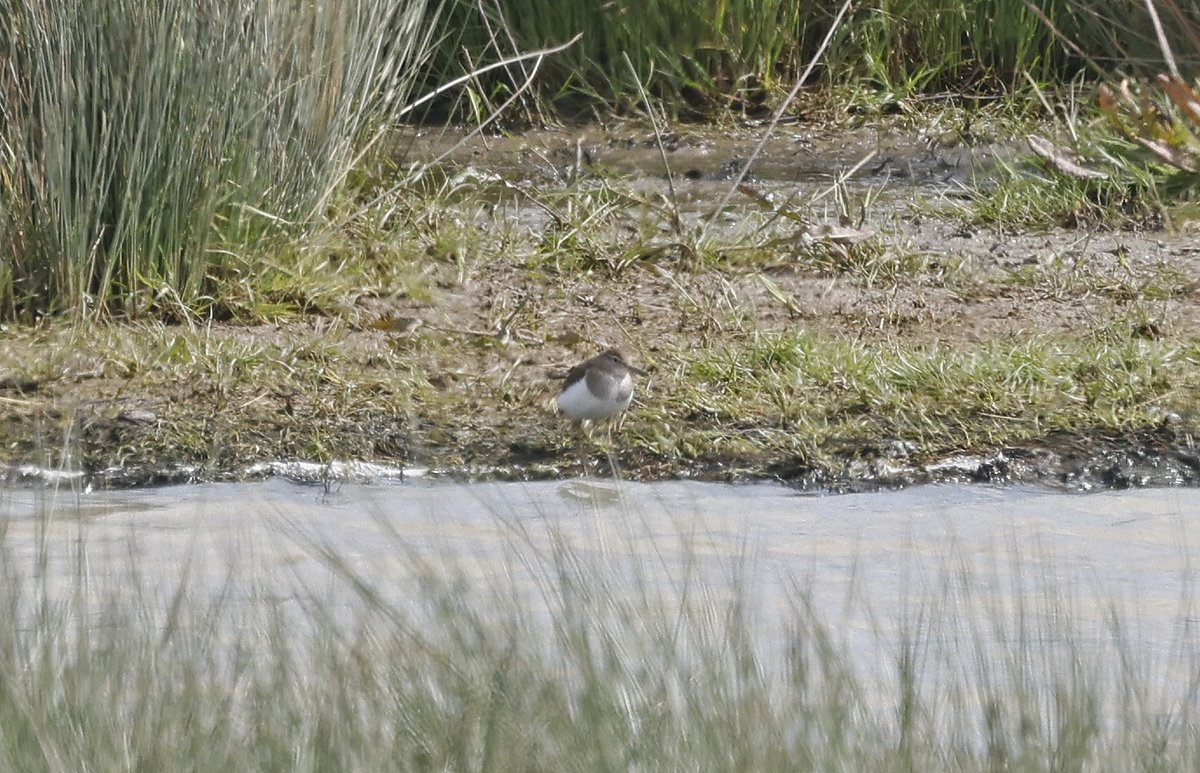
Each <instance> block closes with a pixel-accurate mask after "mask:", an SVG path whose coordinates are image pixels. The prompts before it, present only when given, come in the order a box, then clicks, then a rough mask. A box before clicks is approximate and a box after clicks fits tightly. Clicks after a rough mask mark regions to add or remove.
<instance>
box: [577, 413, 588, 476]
mask: <svg viewBox="0 0 1200 773" xmlns="http://www.w3.org/2000/svg"><path fill="white" fill-rule="evenodd" d="M575 431H576V433H577V434H576V436H575V443H576V445H575V455H576V456H578V457H579V469H580V470H581V471H582V473H583V477H585V478H586V477H588V455H587V451H586V448H587V441H588V440H589V439H590V437H589V434H588V428H587V421H586V420H581V421H577V422H575Z"/></svg>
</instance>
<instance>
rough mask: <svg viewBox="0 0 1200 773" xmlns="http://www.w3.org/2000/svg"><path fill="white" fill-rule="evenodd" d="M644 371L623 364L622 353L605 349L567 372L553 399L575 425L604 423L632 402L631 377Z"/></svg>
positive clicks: (642, 373) (644, 373) (643, 373)
mask: <svg viewBox="0 0 1200 773" xmlns="http://www.w3.org/2000/svg"><path fill="white" fill-rule="evenodd" d="M635 373H636V374H638V375H639V376H644V375H646V371H644V370H642V369H641V368H636V367H634V366H633V365H630V364H629V363H628V362H626V361H625V358H624V357H623V356H622V355H621V352H619V351H617V350H616V349H607V350H605V351H603V352H601V353H600V354H597V355H596V356H595V357H593V358H591V359H590V360H585V361H584V362H581V363H579V364H578V365H576V366H575V367H573V368H571V370H569V371H567V377H566V379H565V380H564V381H563V387H562V391H560V392H559V393H558V397H556V398H555V400H556V402H557V403H558V408H559V410H560V411H562V412H563V413H565V414H566V415H567V416H570V417H571V418H572V419H574V420H576V421H578V422H584V421H592V422H595V421H603V420H605V419H610V418H612V417H613V416H616V415H617V414H618V413H620V412H621V411H623V410H625V409H626V408H628V407H629V404H630V403H631V402H632V401H633V374H635Z"/></svg>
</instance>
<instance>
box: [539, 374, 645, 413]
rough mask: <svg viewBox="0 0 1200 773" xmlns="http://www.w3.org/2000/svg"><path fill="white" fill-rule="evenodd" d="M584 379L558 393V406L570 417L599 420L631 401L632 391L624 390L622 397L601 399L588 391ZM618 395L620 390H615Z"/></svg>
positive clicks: (626, 406) (618, 411)
mask: <svg viewBox="0 0 1200 773" xmlns="http://www.w3.org/2000/svg"><path fill="white" fill-rule="evenodd" d="M585 382H586V380H585V379H579V380H578V381H576V382H575V383H574V384H572V385H571V386H569V387H567V388H566V389H564V390H563V391H562V392H560V393H559V395H558V408H559V410H561V411H562V412H563V413H565V414H567V415H568V416H570V417H571V418H572V419H587V420H589V421H600V420H601V419H607V418H609V417H610V416H615V415H616V414H618V413H620V412H621V411H623V410H625V409H626V408H628V407H629V403H630V402H632V401H633V394H632V392H626V393H625V394H624V395H621V396H623V397H624V399H620V400H602V399H600V398H598V397H596V396H595V395H593V394H592V393H591V392H589V391H588V388H587V384H586V383H585ZM616 394H618V395H620V390H616Z"/></svg>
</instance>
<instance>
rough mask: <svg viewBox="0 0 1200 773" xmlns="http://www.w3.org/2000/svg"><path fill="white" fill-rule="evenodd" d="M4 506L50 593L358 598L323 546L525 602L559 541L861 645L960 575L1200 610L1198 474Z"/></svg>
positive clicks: (385, 574)
mask: <svg viewBox="0 0 1200 773" xmlns="http://www.w3.org/2000/svg"><path fill="white" fill-rule="evenodd" d="M0 512H3V513H5V514H6V515H7V533H6V536H5V545H6V547H7V551H8V560H9V566H10V567H11V568H13V569H15V570H16V571H18V572H21V573H24V574H26V575H28V574H30V573H33V572H34V571H35V570H36V567H37V566H38V564H37V561H38V559H39V556H40V557H42V560H43V561H44V563H43V566H46V567H49V569H48V571H46V572H45V577H46V578H47V579H48V580H49V582H50V584H51V585H52V586H56V587H57V588H58V589H59V591H61V592H63V593H66V592H68V591H69V590H70V589H71V588H72V587H75V586H76V585H77V583H76V581H75V578H76V577H77V576H78V575H79V574H80V573H84V574H85V575H86V577H87V579H88V586H89V588H92V589H93V590H94V592H95V593H96V594H97V595H98V596H99V595H101V594H102V593H103V589H104V588H122V587H127V584H128V582H129V581H130V578H131V577H136V578H137V579H138V580H139V581H140V582H142V583H144V584H145V586H146V587H147V588H149V589H151V591H152V592H157V593H159V594H161V595H164V596H166V595H169V594H170V593H171V592H173V590H174V589H175V588H177V587H178V585H179V583H180V582H181V580H183V579H184V578H185V577H186V582H187V583H188V586H189V588H190V589H191V590H192V591H193V592H194V593H198V594H203V593H211V594H223V595H224V597H226V598H235V599H236V598H244V599H251V598H272V599H276V600H278V599H285V600H286V599H300V598H304V597H307V596H311V595H313V594H316V595H323V596H324V597H327V598H329V599H330V600H333V601H335V602H337V603H339V604H341V603H344V604H345V605H346V606H347V607H350V606H352V605H353V604H352V600H351V599H352V596H353V594H351V593H350V592H349V591H348V590H347V589H345V587H344V586H345V583H344V582H343V581H342V580H339V579H338V575H339V572H341V573H344V570H338V569H336V568H335V565H336V561H335V562H333V564H331V562H330V561H329V560H328V556H329V555H336V556H337V557H339V559H340V560H341V561H344V567H345V568H347V569H348V570H349V571H351V572H357V573H360V574H361V575H362V576H363V577H367V578H370V579H371V580H372V581H373V582H376V583H378V586H379V588H380V589H381V590H382V592H383V593H384V594H385V595H387V594H389V593H390V594H391V595H392V600H394V601H396V602H398V603H404V600H405V599H406V598H409V596H410V594H411V592H412V588H413V586H412V582H413V581H414V575H415V573H417V566H418V565H419V564H421V562H422V561H428V566H427V567H426V569H428V567H436V568H438V570H439V571H445V572H447V573H454V574H456V575H458V576H461V577H462V578H463V579H464V580H466V581H467V582H468V583H470V584H471V586H472V587H474V588H476V589H477V590H479V591H482V590H485V589H488V588H491V589H495V588H498V587H504V588H506V589H508V591H509V592H511V594H512V595H513V596H514V597H517V598H521V599H524V600H525V601H528V602H530V603H531V604H532V605H535V606H536V605H537V603H538V602H537V601H536V600H537V599H538V598H540V594H541V593H542V592H543V591H544V589H545V586H546V582H547V578H548V577H551V576H552V575H553V573H554V571H556V569H555V566H556V563H555V558H554V557H555V556H556V555H561V554H562V548H564V547H565V548H568V549H569V552H570V554H571V555H573V556H575V557H576V558H577V559H578V562H579V564H580V565H581V566H586V567H589V569H588V571H593V572H596V573H598V575H599V576H602V577H603V579H604V582H605V583H609V584H611V586H612V587H614V588H618V589H620V588H623V587H624V588H629V589H633V588H635V587H645V586H646V585H647V584H648V585H649V587H652V588H656V589H657V590H658V592H660V593H661V594H662V595H663V596H664V597H665V598H671V597H672V596H673V595H674V594H678V593H681V592H682V591H681V588H683V587H684V585H685V584H686V582H685V581H686V580H688V579H690V580H700V581H701V584H702V585H704V586H705V587H706V588H708V589H709V590H710V591H711V592H712V593H714V594H717V595H720V594H724V593H731V592H733V590H734V589H735V588H737V589H739V590H740V591H742V592H746V591H749V592H750V594H751V597H752V598H753V600H754V601H755V603H756V604H757V605H758V614H759V615H760V617H761V619H762V622H763V630H764V632H770V633H769V634H768V636H769V637H770V638H774V637H775V636H777V635H780V633H779V629H778V628H777V627H776V625H775V624H776V623H778V622H779V621H781V620H783V619H784V618H786V613H787V611H788V610H789V609H792V608H793V607H792V605H793V604H794V603H795V600H796V597H797V594H801V595H807V596H810V597H811V599H812V601H813V603H814V604H815V608H816V610H817V611H818V613H819V614H820V616H821V617H822V618H823V619H825V620H827V621H828V622H829V623H830V624H831V625H832V626H833V627H834V629H835V630H838V631H840V632H842V633H843V634H844V635H845V636H846V637H847V639H846V641H847V643H848V644H849V645H852V646H854V645H855V641H856V640H857V639H860V638H861V642H860V644H861V646H867V642H868V641H871V640H874V639H877V638H879V636H880V634H881V632H882V633H884V634H886V632H887V631H889V630H893V629H894V630H899V629H900V628H902V627H903V626H904V625H906V624H907V623H908V622H910V620H909V618H908V615H907V612H905V610H909V611H911V610H914V609H918V608H920V607H921V606H922V605H926V606H929V605H934V606H936V605H937V604H939V603H942V602H939V599H942V600H943V601H944V599H945V598H946V596H947V593H948V592H952V593H962V592H967V593H969V594H970V596H971V598H972V604H974V605H976V607H977V608H979V609H989V610H993V611H995V612H998V613H1001V614H1008V612H1006V610H1008V611H1011V610H1012V609H1013V608H1014V605H1015V604H1016V603H1017V601H1019V600H1021V599H1033V600H1034V604H1033V606H1034V607H1046V606H1055V607H1061V608H1059V609H1058V611H1056V612H1053V614H1054V615H1055V616H1056V617H1055V621H1059V622H1061V621H1062V615H1064V614H1066V616H1067V620H1068V622H1069V623H1070V624H1071V625H1073V626H1076V627H1078V628H1079V629H1080V631H1081V632H1082V634H1083V635H1084V637H1085V638H1086V637H1090V636H1096V637H1103V635H1104V631H1103V629H1104V627H1105V626H1106V625H1107V624H1108V621H1109V620H1110V617H1111V613H1112V612H1113V610H1114V609H1117V610H1119V612H1120V615H1121V619H1122V621H1123V624H1124V625H1125V626H1126V629H1127V631H1133V632H1136V633H1137V634H1138V636H1139V637H1140V638H1141V639H1144V640H1145V641H1144V643H1145V644H1146V645H1147V646H1148V649H1147V650H1146V652H1148V653H1153V652H1158V653H1160V654H1169V653H1171V652H1172V651H1173V649H1172V648H1173V647H1175V646H1177V645H1178V644H1179V643H1180V640H1181V637H1182V636H1183V634H1184V633H1185V630H1184V629H1186V628H1187V627H1189V626H1190V625H1191V624H1192V623H1193V620H1194V615H1193V612H1192V595H1193V584H1192V575H1191V572H1192V566H1194V565H1196V560H1197V558H1200V556H1198V555H1197V548H1196V546H1195V545H1194V544H1193V542H1192V540H1191V539H1190V538H1189V525H1190V520H1191V516H1192V515H1193V514H1195V513H1197V512H1200V491H1197V490H1194V489H1181V488H1171V489H1146V490H1134V491H1124V492H1101V493H1093V494H1087V495H1068V494H1062V493H1057V492H1050V491H1047V490H1043V489H1038V488H1021V487H1009V488H991V487H983V486H957V485H946V486H925V487H914V488H910V489H907V490H902V491H894V492H881V493H871V494H850V495H842V496H834V497H817V496H811V495H802V494H797V493H795V492H794V491H793V490H790V489H788V488H785V487H782V486H777V485H767V484H756V485H740V486H731V485H721V484H707V483H692V482H665V483H653V484H639V483H621V484H615V483H613V482H611V481H567V482H539V483H498V482H497V483H482V484H471V485H464V484H456V483H448V482H432V481H431V482H424V481H418V482H415V483H407V484H404V485H392V486H380V485H375V486H367V485H343V486H340V487H337V488H335V489H333V490H326V489H325V488H323V487H320V486H312V485H298V484H294V483H290V482H288V481H286V480H283V479H274V480H271V481H267V482H264V483H250V484H212V485H196V486H185V487H171V488H159V489H150V490H137V491H121V492H112V493H72V492H67V491H61V490H60V491H59V492H57V493H54V492H47V491H45V490H41V491H39V490H33V489H9V490H7V491H4V492H3V493H0ZM81 546H83V547H84V548H85V549H84V550H80V548H81ZM556 549H557V550H558V552H557V553H556V552H555V551H556ZM326 551H327V552H326ZM81 559H83V560H81ZM423 571H424V570H423ZM964 588H969V589H968V590H965V591H964V590H963V589H964ZM1048 600H1052V601H1053V604H1048V603H1047V602H1048ZM1051 622H1054V621H1051ZM1181 626H1182V628H1181ZM885 638H886V637H885Z"/></svg>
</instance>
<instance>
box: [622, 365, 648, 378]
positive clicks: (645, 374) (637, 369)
mask: <svg viewBox="0 0 1200 773" xmlns="http://www.w3.org/2000/svg"><path fill="white" fill-rule="evenodd" d="M625 367H627V368H629V369H630V370H632V371H633V372H634V373H636V374H638V375H639V376H649V375H650V374H649V373H647V372H646V371H644V370H642V369H641V368H639V367H636V366H634V365H630V364H629V363H628V362H627V363H625Z"/></svg>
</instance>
